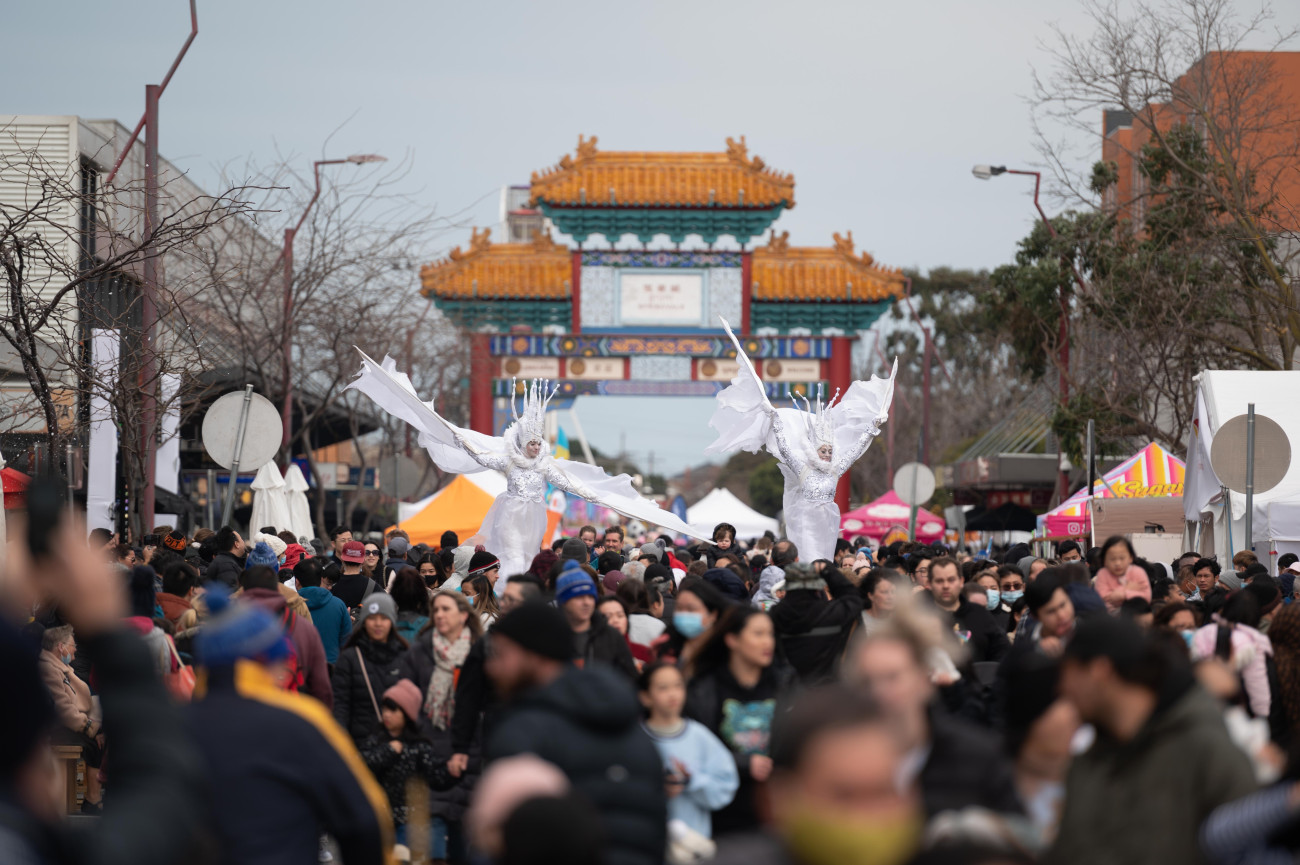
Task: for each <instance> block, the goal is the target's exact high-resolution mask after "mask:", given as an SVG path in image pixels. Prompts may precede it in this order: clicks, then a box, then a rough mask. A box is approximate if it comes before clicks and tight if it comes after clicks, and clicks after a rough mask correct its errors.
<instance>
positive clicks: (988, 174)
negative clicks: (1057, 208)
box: [971, 165, 1084, 499]
mask: <svg viewBox="0 0 1300 865" xmlns="http://www.w3.org/2000/svg"><path fill="white" fill-rule="evenodd" d="M971 174H973V175H975V177H976V178H977V179H979V180H990V179H992V178H994V177H997V176H998V175H1000V174H1020V175H1024V176H1026V177H1033V178H1034V209H1036V210H1037V211H1038V216H1039V218H1040V219H1042V220H1043V225H1044V226H1046V228H1047V233H1048V235H1049V236H1050V237H1052V238H1053V239H1055V238H1056V236H1057V235H1056V228H1055V227H1053V225H1052V220H1050V219H1048V218H1047V213H1046V212H1044V211H1043V206H1042V205H1041V204H1039V203H1038V191H1039V189H1040V188H1041V187H1042V184H1043V173H1042V172H1041V171H1024V170H1021V169H1017V168H1007V167H1006V166H1005V165H976V166H975V167H974V168H972V169H971ZM1062 263H1068V262H1066V261H1065V260H1064V256H1062ZM1070 273H1071V274H1072V275H1073V276H1074V281H1075V282H1076V283H1077V284H1078V286H1079V290H1080V292H1082V291H1083V290H1084V287H1083V277H1081V276H1080V275H1079V272H1078V271H1077V270H1075V269H1074V265H1073V264H1070ZM1057 300H1058V302H1059V303H1060V304H1061V323H1060V328H1059V330H1058V331H1057V337H1056V342H1057V366H1058V367H1059V368H1060V379H1059V388H1060V392H1061V405H1062V407H1064V406H1065V404H1066V402H1067V401H1068V400H1069V398H1070V375H1069V373H1070V297H1069V293H1068V290H1067V289H1066V287H1065V286H1064V285H1062V286H1061V287H1060V291H1058V292H1057ZM1058 482H1059V484H1060V486H1061V499H1064V498H1065V497H1066V495H1068V494H1069V492H1070V478H1069V474H1068V473H1067V472H1066V470H1065V469H1061V470H1060V476H1059V480H1058Z"/></svg>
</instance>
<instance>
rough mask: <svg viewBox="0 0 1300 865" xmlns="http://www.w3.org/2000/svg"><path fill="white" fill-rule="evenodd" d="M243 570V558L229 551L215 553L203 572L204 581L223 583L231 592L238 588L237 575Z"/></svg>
mask: <svg viewBox="0 0 1300 865" xmlns="http://www.w3.org/2000/svg"><path fill="white" fill-rule="evenodd" d="M243 572H244V560H243V559H239V558H235V556H233V555H231V554H230V553H217V554H216V555H215V556H213V557H212V563H211V564H210V565H208V569H207V570H206V571H205V572H204V573H203V580H204V582H207V583H211V582H219V583H224V584H225V585H226V587H227V588H228V589H230V590H231V591H232V592H233V591H234V590H235V589H237V588H239V575H240V574H242V573H243Z"/></svg>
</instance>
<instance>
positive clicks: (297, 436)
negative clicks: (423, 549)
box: [201, 160, 464, 534]
mask: <svg viewBox="0 0 1300 865" xmlns="http://www.w3.org/2000/svg"><path fill="white" fill-rule="evenodd" d="M293 164H296V163H291V161H289V160H283V161H280V162H277V163H275V164H273V165H270V166H266V167H259V166H256V165H252V164H248V165H244V166H241V167H240V168H239V169H238V171H235V170H233V169H231V168H227V169H226V170H225V172H224V174H225V176H226V178H227V182H230V180H231V179H232V178H234V177H236V176H238V177H241V178H243V180H242V181H241V182H243V183H246V184H250V185H255V186H257V187H259V188H261V189H264V190H265V193H264V195H263V196H262V197H261V198H259V199H258V201H257V205H258V208H259V209H260V210H262V211H264V212H271V213H274V214H276V215H275V217H274V218H271V219H267V220H264V221H263V222H262V223H261V224H259V225H258V226H257V231H258V232H259V233H260V235H261V236H262V237H266V236H271V237H277V238H278V237H279V236H280V235H281V234H282V233H283V229H284V228H286V227H288V226H291V225H294V224H296V223H297V221H298V219H299V217H300V215H301V214H302V213H303V211H304V208H306V206H307V204H308V200H309V198H310V195H311V192H312V189H313V179H312V178H311V177H310V176H305V177H304V176H302V175H301V173H300V172H298V171H297V170H296V169H295V168H294V167H292V166H293ZM408 174H409V165H408V164H407V163H406V162H403V163H400V164H397V165H395V166H393V167H391V168H387V169H374V168H366V169H364V170H360V171H355V170H352V169H351V168H350V167H348V166H345V167H342V168H341V169H340V171H339V172H336V173H334V174H331V175H327V176H326V179H325V181H324V182H323V183H322V191H321V194H320V197H319V199H318V200H317V201H316V202H315V203H314V205H313V206H312V207H311V209H310V211H308V213H307V217H306V221H305V222H304V223H303V224H302V227H301V228H300V229H299V230H298V232H297V236H296V239H295V243H294V247H293V259H292V261H293V268H292V281H291V284H290V292H289V293H290V303H289V305H288V310H286V303H285V284H284V276H283V274H284V266H283V265H284V262H283V259H282V258H281V250H280V247H279V246H278V245H270V244H267V243H265V242H262V243H256V242H239V241H238V240H234V241H232V240H229V239H221V242H212V243H208V244H205V245H203V249H202V253H201V255H202V258H203V260H204V263H205V269H206V270H207V271H208V272H209V273H212V274H231V275H232V276H231V277H230V278H226V279H223V280H222V281H221V282H220V283H217V284H216V286H215V288H216V290H215V291H213V292H212V293H211V294H210V295H209V297H208V304H207V308H206V315H207V322H206V324H207V325H208V327H207V329H206V331H205V339H206V340H207V342H208V343H209V348H210V349H212V350H214V351H215V350H218V348H220V349H221V350H223V351H224V352H225V354H226V356H227V358H228V363H227V369H228V370H229V371H230V375H231V376H232V377H234V378H239V379H247V380H252V381H255V382H258V383H260V384H261V386H262V388H263V389H264V390H265V391H266V392H268V393H270V394H272V395H274V396H275V398H276V399H277V400H280V399H283V394H284V392H285V386H286V379H285V370H284V362H283V357H284V355H283V350H284V346H285V344H286V341H287V342H288V343H289V344H290V346H291V351H292V362H291V364H290V365H289V370H288V372H289V378H288V382H287V383H288V385H289V386H290V387H291V388H292V392H293V402H294V409H295V417H296V423H295V427H294V431H293V440H292V441H291V443H290V446H291V450H292V452H294V453H300V454H302V455H304V456H305V458H306V459H307V461H308V464H309V466H310V468H311V470H312V474H313V475H314V476H315V477H316V478H317V479H319V478H320V474H319V472H318V471H317V466H316V451H317V450H318V448H319V447H320V446H321V445H323V444H325V443H326V440H327V439H328V440H329V441H334V440H337V439H339V438H341V436H339V435H338V434H337V433H338V431H339V430H341V429H346V430H348V433H349V434H348V436H347V437H346V438H347V440H348V441H351V442H353V443H354V444H355V452H356V455H357V456H358V457H359V458H360V459H362V460H363V461H364V462H363V465H368V464H373V463H372V462H371V460H373V459H377V458H378V457H379V456H381V455H382V454H383V453H384V452H385V450H384V448H385V447H387V448H388V452H392V443H391V439H390V441H389V443H388V444H387V445H386V446H384V445H382V444H380V443H377V442H374V441H371V440H370V438H369V437H366V436H363V431H365V430H374V429H376V428H380V429H382V430H387V431H388V433H389V435H390V436H391V435H393V434H395V433H396V428H395V427H391V426H389V424H388V419H387V418H382V417H379V416H378V415H379V414H380V413H378V412H376V411H375V410H374V408H373V405H372V404H370V403H369V401H368V400H365V399H364V398H363V397H360V396H359V395H358V394H357V393H356V392H352V391H345V388H346V386H347V384H348V382H349V381H350V380H351V379H352V377H353V376H354V375H355V374H356V373H357V372H358V370H359V369H360V358H359V356H358V355H357V352H356V349H357V348H359V349H361V350H362V351H364V352H366V353H367V354H369V355H371V356H372V357H375V358H376V359H381V358H382V357H383V356H384V355H385V354H386V353H387V354H393V355H394V356H395V357H398V358H399V363H402V365H403V366H406V364H407V363H411V364H412V369H413V370H416V371H417V372H416V375H415V376H414V378H415V380H416V382H417V384H418V385H423V387H422V388H421V389H420V393H421V395H422V396H423V397H424V398H426V399H428V398H433V399H437V398H439V397H440V396H441V395H443V394H444V393H446V392H447V391H448V389H449V388H451V387H452V386H453V385H455V384H456V383H457V382H458V381H459V379H460V377H461V376H462V375H463V369H464V366H463V363H462V362H461V360H460V358H459V357H458V355H457V350H456V344H457V338H456V335H455V331H454V330H453V329H452V328H451V325H450V324H449V323H448V322H447V321H446V320H445V319H444V318H442V316H441V315H439V314H438V312H437V311H436V310H429V311H427V312H426V309H425V308H426V306H427V305H428V301H426V300H424V299H422V298H420V297H419V295H418V294H417V288H418V286H417V281H416V280H417V277H416V266H417V264H418V263H419V262H420V261H422V260H424V259H425V258H426V257H428V256H430V255H431V254H432V253H433V252H434V251H436V245H437V243H438V240H439V238H440V237H441V236H442V234H443V233H444V232H447V231H450V230H451V229H453V228H455V227H456V225H455V223H453V222H452V221H450V220H446V219H443V218H441V217H439V216H438V215H437V214H436V213H434V212H433V211H432V210H431V209H430V208H428V207H427V206H426V205H422V204H421V203H420V202H418V201H417V200H416V199H415V198H414V197H413V196H412V195H411V194H410V193H409V192H407V191H405V190H406V182H407V179H408ZM217 240H218V239H215V238H214V241H217ZM286 312H288V315H287V317H286ZM403 354H406V355H408V356H409V359H408V358H403V357H401V355H403ZM327 428H328V429H330V430H332V431H333V432H334V434H333V435H332V436H327V435H326V433H325V431H326V429H327ZM381 438H382V434H381ZM365 496H366V493H365V492H364V491H362V490H360V489H357V490H353V491H351V492H350V493H349V494H348V496H347V497H346V509H347V514H348V516H349V517H350V515H351V513H352V511H353V510H354V509H355V508H356V507H357V506H358V504H361V503H363V502H364V497H365ZM370 498H374V496H373V495H372V496H370ZM314 517H315V522H316V525H317V531H318V532H320V533H321V534H323V533H324V530H325V511H324V497H323V496H322V495H317V496H316V501H315V514H314Z"/></svg>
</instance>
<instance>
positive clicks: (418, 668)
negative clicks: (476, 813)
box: [398, 627, 483, 820]
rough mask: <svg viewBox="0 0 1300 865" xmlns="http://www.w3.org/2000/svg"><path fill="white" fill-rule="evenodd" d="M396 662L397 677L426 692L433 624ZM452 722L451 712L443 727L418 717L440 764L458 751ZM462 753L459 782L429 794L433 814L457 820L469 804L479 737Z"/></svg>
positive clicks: (478, 766) (479, 768) (478, 770)
mask: <svg viewBox="0 0 1300 865" xmlns="http://www.w3.org/2000/svg"><path fill="white" fill-rule="evenodd" d="M480 639H481V638H480ZM474 650H475V646H470V650H469V651H470V653H469V655H468V656H466V659H465V660H466V662H468V661H469V658H470V657H471V656H473V655H474V654H475V651H474ZM399 664H400V667H401V674H400V675H399V677H398V678H401V679H410V680H411V681H412V682H414V683H415V686H416V687H417V688H419V689H420V694H422V695H427V694H428V693H429V680H430V679H431V678H433V671H434V668H435V667H436V664H434V661H433V628H432V627H428V628H426V629H425V630H424V631H423V632H422V633H421V634H419V635H418V636H417V637H416V642H415V645H413V646H411V648H410V649H408V650H407V651H406V653H405V654H404V655H402V657H401V659H400V661H399ZM461 669H462V675H463V670H464V665H462V667H461ZM457 693H459V691H458V692H457ZM426 699H427V696H426ZM453 712H454V710H453ZM454 726H455V716H454V714H453V719H452V724H451V725H450V726H449V728H448V729H446V730H439V729H436V728H435V727H434V726H433V722H432V721H431V720H430V719H429V718H428V717H424V718H421V719H420V734H421V735H422V736H424V738H425V739H427V740H428V741H429V742H430V743H432V745H433V757H434V760H436V761H437V762H439V763H441V764H446V762H447V761H448V760H450V759H451V755H452V754H454V753H457V752H456V751H455V749H454V748H453V747H452V736H451V732H452V731H451V727H454ZM458 744H459V743H458ZM461 753H466V754H468V755H469V768H468V769H467V770H466V771H465V773H464V774H463V775H461V777H460V780H459V782H458V783H456V784H455V785H453V786H451V787H446V788H443V789H442V790H434V791H432V792H431V793H430V794H429V812H430V813H431V814H432V815H433V816H435V817H443V818H445V819H447V820H459V819H461V818H462V817H464V816H465V811H466V809H468V808H469V796H470V793H471V792H473V790H474V785H475V784H476V783H478V776H479V775H480V774H482V772H483V749H482V746H481V737H476V738H474V739H472V740H471V742H470V745H469V750H468V751H463V752H461Z"/></svg>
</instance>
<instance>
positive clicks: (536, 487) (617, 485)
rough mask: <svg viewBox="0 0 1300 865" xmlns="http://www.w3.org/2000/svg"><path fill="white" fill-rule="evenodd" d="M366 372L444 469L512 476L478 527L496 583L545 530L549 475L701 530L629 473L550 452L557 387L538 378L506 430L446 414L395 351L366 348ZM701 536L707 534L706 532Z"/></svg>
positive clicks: (580, 491)
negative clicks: (482, 428)
mask: <svg viewBox="0 0 1300 865" xmlns="http://www.w3.org/2000/svg"><path fill="white" fill-rule="evenodd" d="M361 358H362V368H361V374H360V375H359V376H358V377H357V378H356V379H355V380H354V381H353V382H352V383H351V384H349V385H348V388H349V389H355V390H359V391H361V392H362V393H364V394H365V395H366V396H368V397H370V398H371V399H372V400H374V401H375V404H376V405H378V406H379V407H380V408H382V409H384V410H385V411H386V412H388V413H389V414H391V415H393V416H395V417H398V418H401V419H402V420H404V421H406V422H407V423H409V424H410V425H411V426H413V427H415V428H416V429H417V430H419V433H420V437H419V442H420V446H421V447H423V448H424V449H425V450H427V451H428V452H429V456H430V458H431V459H432V460H433V461H434V463H435V464H436V465H437V466H438V468H440V469H442V470H443V471H444V472H449V473H453V474H473V473H474V472H480V471H483V470H484V469H495V470H496V471H499V472H501V473H503V474H504V475H505V476H506V491H505V492H504V493H502V494H501V495H499V496H497V498H496V501H494V502H493V503H492V507H491V508H490V509H489V510H488V512H487V516H486V517H484V518H483V525H482V526H480V527H479V530H478V532H476V534H477V535H479V536H480V537H481V538H482V543H483V545H484V546H485V547H486V548H487V549H488V551H489V552H492V553H495V554H496V556H497V558H499V559H500V560H501V573H500V576H499V577H497V583H496V590H497V593H498V594H500V593H501V592H503V591H504V590H505V583H506V580H507V579H508V578H509V577H511V576H514V575H515V574H521V573H524V572H525V571H527V570H528V566H529V565H530V564H532V561H533V557H534V556H535V555H537V552H538V551H539V550H540V549H541V544H542V541H543V539H544V536H545V534H546V502H545V495H546V485H547V484H548V483H549V484H551V485H553V486H555V487H557V488H558V489H562V490H564V491H565V492H566V493H572V494H573V495H575V496H578V497H580V498H584V499H587V500H588V501H590V502H594V503H596V504H599V505H603V506H605V507H607V508H610V509H611V510H614V511H618V512H619V513H621V514H624V515H625V516H629V517H634V518H636V519H639V520H643V521H644V522H647V523H653V524H655V525H659V526H662V527H663V528H665V529H667V530H668V531H669V532H671V533H673V534H675V535H689V536H691V537H700V536H699V535H698V534H697V533H696V532H695V531H694V530H692V529H691V527H690V526H688V525H686V524H685V523H683V522H682V521H681V520H679V519H678V518H677V517H676V516H674V515H673V514H671V513H669V512H668V511H665V510H663V509H661V508H660V507H659V506H658V505H656V504H655V503H654V502H652V501H650V500H649V499H647V498H643V497H642V496H640V495H639V494H638V493H637V492H636V490H634V489H633V488H632V479H631V478H630V477H628V476H627V475H625V474H623V475H618V476H617V477H610V476H609V475H607V474H605V472H604V471H603V470H602V469H601V468H600V467H598V466H592V465H587V464H586V463H579V462H574V461H572V460H565V459H556V458H555V457H553V456H551V455H550V453H549V452H548V450H549V449H548V448H547V445H546V434H545V419H546V404H547V403H548V402H550V399H551V397H552V396H553V395H554V391H549V392H548V390H547V383H546V382H543V381H538V380H534V381H533V382H531V383H530V384H529V385H528V386H527V387H526V388H525V391H524V399H523V412H522V413H520V412H518V411H516V409H515V398H514V395H513V388H512V393H511V397H510V411H511V414H512V416H513V419H514V422H513V423H511V424H510V426H509V427H507V428H506V431H505V434H504V435H502V436H491V435H486V434H484V433H479V432H475V431H473V430H468V429H462V428H460V427H457V426H454V425H453V424H451V423H448V422H447V421H446V420H445V419H443V418H442V417H441V416H440V415H439V414H438V413H437V412H435V411H434V410H433V405H432V403H426V402H423V401H421V400H420V398H419V396H417V395H416V393H415V388H414V387H412V385H411V380H410V378H408V377H407V375H406V374H405V373H401V372H398V371H397V364H396V363H395V362H394V361H393V359H392V358H388V357H386V358H384V362H383V363H382V364H378V363H375V362H374V361H373V360H371V359H370V358H369V357H367V356H366V354H365V353H364V352H361ZM701 539H703V538H701Z"/></svg>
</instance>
